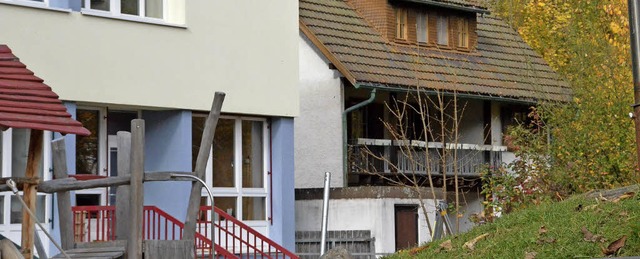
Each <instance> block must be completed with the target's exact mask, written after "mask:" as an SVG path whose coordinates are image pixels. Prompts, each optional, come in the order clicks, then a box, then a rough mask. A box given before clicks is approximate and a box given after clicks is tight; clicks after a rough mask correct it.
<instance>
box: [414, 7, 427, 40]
mask: <svg viewBox="0 0 640 259" xmlns="http://www.w3.org/2000/svg"><path fill="white" fill-rule="evenodd" d="M416 38H417V39H418V42H421V43H427V42H429V14H427V12H425V11H421V12H418V13H417V14H416Z"/></svg>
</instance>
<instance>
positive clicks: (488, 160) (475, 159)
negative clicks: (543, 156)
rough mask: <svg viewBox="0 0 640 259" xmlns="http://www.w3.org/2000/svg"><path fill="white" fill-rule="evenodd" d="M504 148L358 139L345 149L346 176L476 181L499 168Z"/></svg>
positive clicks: (416, 141) (505, 149) (505, 148)
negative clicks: (487, 169) (483, 173)
mask: <svg viewBox="0 0 640 259" xmlns="http://www.w3.org/2000/svg"><path fill="white" fill-rule="evenodd" d="M506 151H507V147H506V146H492V145H478V144H463V143H442V142H426V141H419V140H390V139H367V138H359V139H356V140H354V141H353V142H352V143H351V144H350V145H348V165H349V166H348V171H349V174H356V175H357V174H368V175H371V174H392V173H404V174H417V175H427V172H430V173H431V175H432V176H442V175H443V174H445V175H446V176H454V175H455V174H456V172H457V174H458V176H462V177H472V178H477V177H479V176H480V172H481V170H482V168H483V166H486V165H489V166H499V165H500V164H501V163H502V155H503V153H504V152H506Z"/></svg>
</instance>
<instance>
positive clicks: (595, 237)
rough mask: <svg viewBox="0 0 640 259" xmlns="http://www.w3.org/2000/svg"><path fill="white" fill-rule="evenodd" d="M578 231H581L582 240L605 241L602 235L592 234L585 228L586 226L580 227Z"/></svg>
mask: <svg viewBox="0 0 640 259" xmlns="http://www.w3.org/2000/svg"><path fill="white" fill-rule="evenodd" d="M580 231H582V234H583V235H584V239H583V240H584V241H587V242H604V241H605V239H604V237H603V236H601V235H594V234H593V233H591V231H589V230H588V229H587V227H582V229H581V230H580Z"/></svg>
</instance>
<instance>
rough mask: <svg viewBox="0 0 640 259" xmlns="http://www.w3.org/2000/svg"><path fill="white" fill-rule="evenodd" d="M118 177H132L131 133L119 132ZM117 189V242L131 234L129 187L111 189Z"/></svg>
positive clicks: (122, 186)
mask: <svg viewBox="0 0 640 259" xmlns="http://www.w3.org/2000/svg"><path fill="white" fill-rule="evenodd" d="M117 141H118V144H117V145H118V158H117V159H118V176H130V175H131V133H129V132H126V131H118V140H117ZM111 188H117V189H116V240H118V239H122V240H124V239H126V238H127V235H128V233H129V228H130V227H131V225H130V224H129V220H126V219H127V218H128V217H129V213H130V211H129V209H130V207H129V206H128V205H129V201H130V198H131V195H130V194H129V191H130V189H131V187H129V185H121V186H118V187H115V186H114V187H111Z"/></svg>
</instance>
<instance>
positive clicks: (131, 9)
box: [120, 0, 140, 15]
mask: <svg viewBox="0 0 640 259" xmlns="http://www.w3.org/2000/svg"><path fill="white" fill-rule="evenodd" d="M120 12H121V13H123V14H131V15H140V6H139V1H138V0H120Z"/></svg>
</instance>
